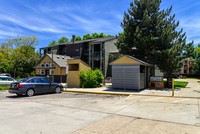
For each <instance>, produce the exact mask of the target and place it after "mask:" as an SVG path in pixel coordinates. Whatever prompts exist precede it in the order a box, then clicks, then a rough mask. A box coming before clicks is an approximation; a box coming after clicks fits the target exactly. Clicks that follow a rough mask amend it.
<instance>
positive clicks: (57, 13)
mask: <svg viewBox="0 0 200 134" xmlns="http://www.w3.org/2000/svg"><path fill="white" fill-rule="evenodd" d="M131 1H132V0H73V1H72V0H1V1H0V42H3V41H5V40H6V39H8V38H14V37H17V36H37V37H38V39H39V45H38V46H37V48H40V47H45V46H47V45H48V43H49V42H51V41H52V40H58V39H59V38H60V37H62V36H66V37H68V38H71V36H72V35H73V34H74V35H79V36H82V35H84V34H86V33H90V34H91V33H94V32H97V33H100V32H103V33H105V34H111V35H116V34H118V32H121V31H122V28H121V27H120V23H121V21H122V19H123V14H124V12H126V11H127V9H128V8H129V3H130V2H131ZM171 5H172V6H173V13H175V14H176V20H177V21H179V22H180V25H179V28H183V30H184V32H186V35H187V42H189V41H192V40H194V42H195V44H197V43H200V34H199V33H200V15H199V14H200V8H199V7H200V1H197V0H162V4H161V9H163V8H168V7H170V6H171Z"/></svg>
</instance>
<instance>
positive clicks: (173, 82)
mask: <svg viewBox="0 0 200 134" xmlns="http://www.w3.org/2000/svg"><path fill="white" fill-rule="evenodd" d="M173 96H174V78H172V97H173Z"/></svg>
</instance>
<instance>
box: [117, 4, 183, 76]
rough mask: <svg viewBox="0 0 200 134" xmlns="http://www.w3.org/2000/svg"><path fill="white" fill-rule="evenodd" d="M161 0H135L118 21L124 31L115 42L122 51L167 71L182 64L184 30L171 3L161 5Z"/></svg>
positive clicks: (169, 71) (174, 69) (176, 68)
mask: <svg viewBox="0 0 200 134" xmlns="http://www.w3.org/2000/svg"><path fill="white" fill-rule="evenodd" d="M160 4H161V0H134V2H131V3H130V8H129V9H128V12H127V13H124V19H123V21H122V23H121V26H122V28H123V32H122V33H120V34H119V38H118V41H117V43H116V45H117V47H118V48H119V50H120V52H121V53H122V54H128V55H132V56H134V57H136V58H139V59H141V60H143V61H146V62H148V63H151V64H153V65H157V66H158V67H159V69H160V70H161V71H163V72H164V73H166V74H168V75H170V74H172V73H174V72H177V71H178V69H179V68H180V67H181V60H182V58H183V57H182V50H183V48H184V47H185V46H186V43H185V42H186V37H185V33H183V30H182V29H181V30H180V31H178V30H177V27H178V26H179V22H176V21H175V14H173V15H171V11H172V7H170V8H169V9H166V10H161V9H160Z"/></svg>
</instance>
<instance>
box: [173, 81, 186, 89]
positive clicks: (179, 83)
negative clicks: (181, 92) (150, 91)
mask: <svg viewBox="0 0 200 134" xmlns="http://www.w3.org/2000/svg"><path fill="white" fill-rule="evenodd" d="M187 84H188V82H184V81H174V88H185V87H186V86H187Z"/></svg>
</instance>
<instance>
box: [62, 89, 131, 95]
mask: <svg viewBox="0 0 200 134" xmlns="http://www.w3.org/2000/svg"><path fill="white" fill-rule="evenodd" d="M63 92H74V93H87V94H102V95H118V96H129V95H132V94H131V93H113V92H96V91H92V92H91V91H77V90H63Z"/></svg>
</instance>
